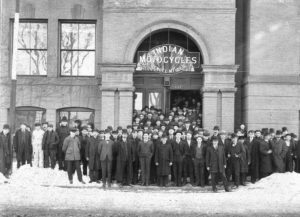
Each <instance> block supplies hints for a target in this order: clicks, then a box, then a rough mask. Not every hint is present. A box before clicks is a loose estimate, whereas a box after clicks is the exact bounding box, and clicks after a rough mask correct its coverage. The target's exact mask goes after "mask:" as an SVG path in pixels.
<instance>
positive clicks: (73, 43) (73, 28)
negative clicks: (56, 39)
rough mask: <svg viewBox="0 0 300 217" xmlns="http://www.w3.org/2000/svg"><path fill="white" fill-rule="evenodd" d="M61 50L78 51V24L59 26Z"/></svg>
mask: <svg viewBox="0 0 300 217" xmlns="http://www.w3.org/2000/svg"><path fill="white" fill-rule="evenodd" d="M61 48H62V49H70V50H71V49H78V24H74V23H63V24H61Z"/></svg>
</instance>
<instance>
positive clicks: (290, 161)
mask: <svg viewBox="0 0 300 217" xmlns="http://www.w3.org/2000/svg"><path fill="white" fill-rule="evenodd" d="M293 170H294V162H293V158H292V157H290V156H287V157H286V160H285V171H286V172H293Z"/></svg>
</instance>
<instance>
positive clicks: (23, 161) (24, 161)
mask: <svg viewBox="0 0 300 217" xmlns="http://www.w3.org/2000/svg"><path fill="white" fill-rule="evenodd" d="M17 155H21V158H20V157H18V159H17V168H20V166H22V165H25V164H30V166H32V162H31V160H30V159H26V157H25V156H26V155H25V150H23V151H21V153H17Z"/></svg>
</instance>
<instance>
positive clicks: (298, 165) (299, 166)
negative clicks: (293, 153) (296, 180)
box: [295, 158, 300, 173]
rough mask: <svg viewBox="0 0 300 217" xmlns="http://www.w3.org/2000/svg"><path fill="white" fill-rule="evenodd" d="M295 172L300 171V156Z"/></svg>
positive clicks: (296, 161)
mask: <svg viewBox="0 0 300 217" xmlns="http://www.w3.org/2000/svg"><path fill="white" fill-rule="evenodd" d="M295 172H296V173H300V158H296V159H295Z"/></svg>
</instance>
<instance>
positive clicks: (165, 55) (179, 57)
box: [136, 44, 200, 73]
mask: <svg viewBox="0 0 300 217" xmlns="http://www.w3.org/2000/svg"><path fill="white" fill-rule="evenodd" d="M137 61H138V63H137V68H136V70H137V71H153V72H160V73H178V72H183V71H188V72H194V71H195V69H196V68H199V67H200V52H189V51H188V50H186V49H184V48H183V47H180V46H178V45H174V44H164V45H159V46H157V47H154V48H152V49H151V50H149V51H138V55H137Z"/></svg>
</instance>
